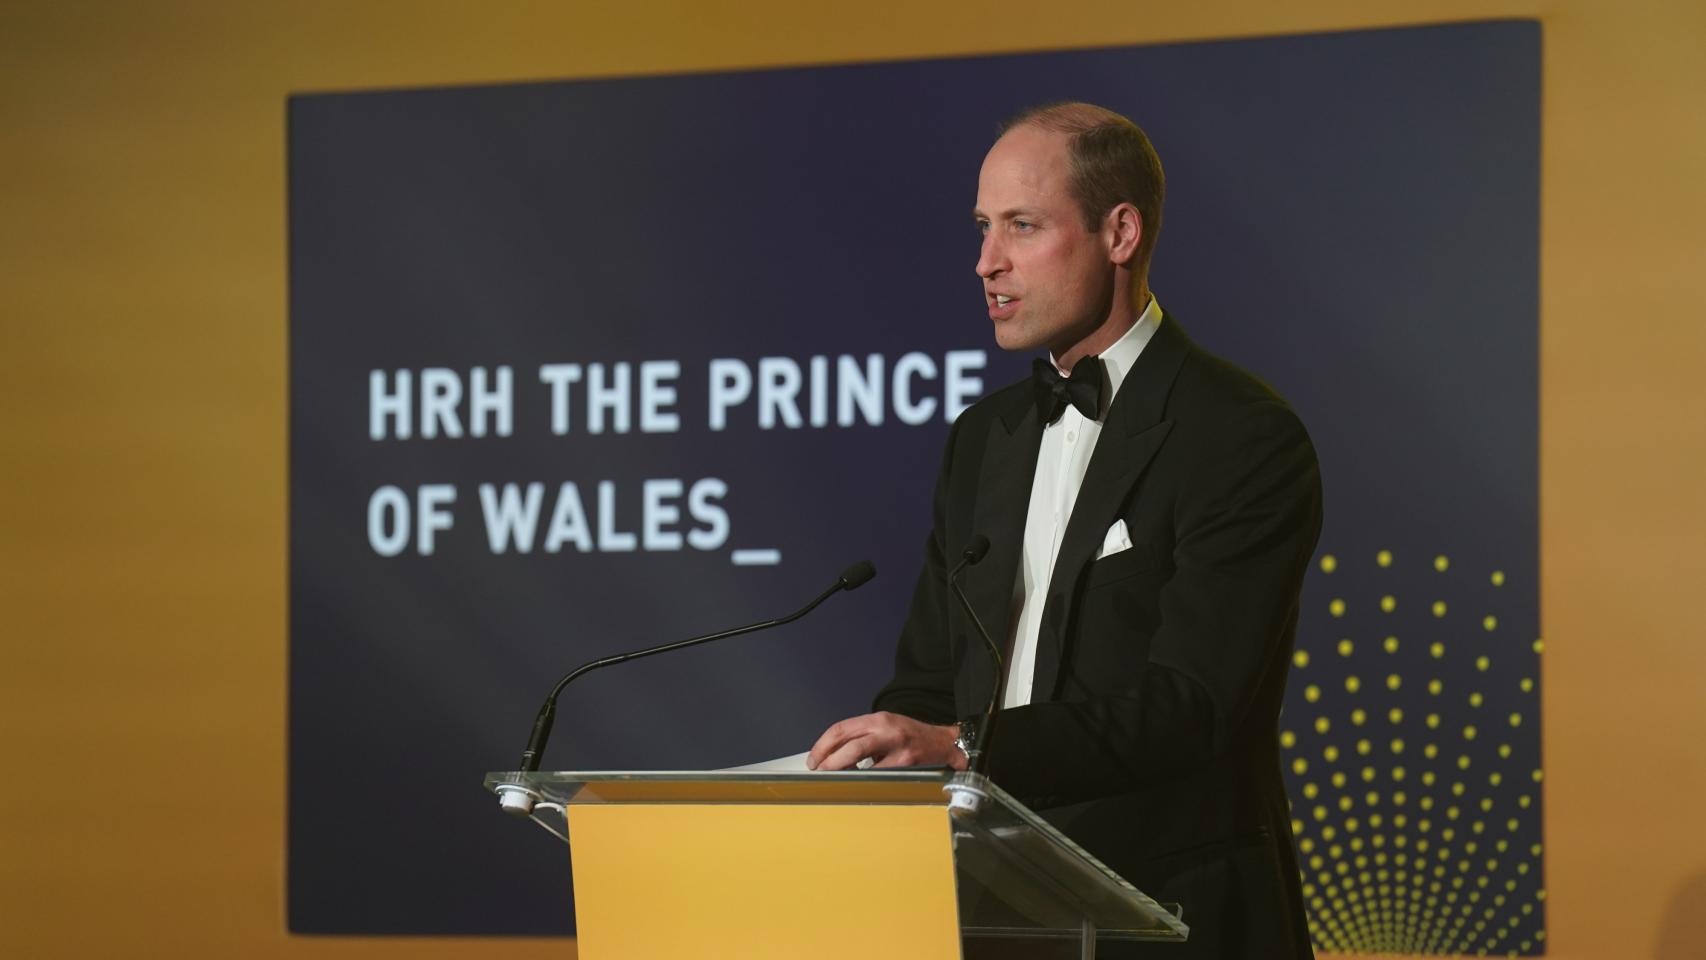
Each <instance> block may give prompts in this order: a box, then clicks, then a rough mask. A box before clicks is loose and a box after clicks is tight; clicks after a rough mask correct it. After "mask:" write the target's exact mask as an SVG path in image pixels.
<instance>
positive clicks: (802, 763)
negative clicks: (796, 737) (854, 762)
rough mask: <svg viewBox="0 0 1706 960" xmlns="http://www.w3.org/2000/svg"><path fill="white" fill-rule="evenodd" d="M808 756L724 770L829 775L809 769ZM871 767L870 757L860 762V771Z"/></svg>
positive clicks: (764, 761)
mask: <svg viewBox="0 0 1706 960" xmlns="http://www.w3.org/2000/svg"><path fill="white" fill-rule="evenodd" d="M807 755H808V754H806V753H796V754H792V755H791V756H786V757H777V758H776V759H774V760H762V761H760V762H758V763H749V764H746V765H745V766H740V767H724V768H723V769H725V770H731V771H732V770H745V771H750V772H755V773H828V772H829V771H827V770H824V771H815V770H812V769H810V768H809V767H807V766H806V757H807ZM870 766H871V758H870V757H866V758H865V759H863V760H860V761H859V769H860V770H865V769H868V768H869V767H870Z"/></svg>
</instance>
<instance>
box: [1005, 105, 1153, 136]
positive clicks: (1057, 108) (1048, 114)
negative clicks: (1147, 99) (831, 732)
mask: <svg viewBox="0 0 1706 960" xmlns="http://www.w3.org/2000/svg"><path fill="white" fill-rule="evenodd" d="M1127 125H1133V126H1135V124H1132V122H1131V120H1130V118H1128V117H1126V116H1125V115H1123V114H1119V113H1115V112H1114V111H1112V110H1109V109H1108V108H1107V107H1099V106H1097V105H1095V104H1093V103H1084V102H1082V101H1077V100H1071V101H1064V102H1061V103H1046V104H1043V105H1042V106H1040V107H1032V108H1030V109H1029V110H1024V111H1022V112H1020V113H1017V114H1015V115H1013V116H1012V117H1010V118H1008V119H1007V121H1006V122H1005V123H1003V124H1001V135H1002V136H1006V135H1007V134H1008V133H1011V132H1012V131H1014V130H1016V129H1018V128H1019V127H1037V128H1039V129H1043V130H1048V131H1052V132H1054V133H1064V134H1067V135H1068V136H1078V135H1079V134H1083V133H1088V132H1089V131H1091V130H1094V129H1096V128H1098V127H1107V126H1127Z"/></svg>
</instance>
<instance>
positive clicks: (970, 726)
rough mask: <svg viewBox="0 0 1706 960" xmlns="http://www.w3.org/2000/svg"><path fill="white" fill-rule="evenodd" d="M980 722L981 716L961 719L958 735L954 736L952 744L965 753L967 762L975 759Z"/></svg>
mask: <svg viewBox="0 0 1706 960" xmlns="http://www.w3.org/2000/svg"><path fill="white" fill-rule="evenodd" d="M982 723H983V718H982V717H967V718H965V719H964V720H961V721H960V733H959V736H957V737H955V738H954V746H956V747H959V748H960V752H961V753H963V754H965V755H966V763H968V764H970V763H972V762H973V761H975V760H976V759H977V750H978V747H977V740H978V734H979V733H980V732H981V731H980V730H979V727H980V726H981V725H982Z"/></svg>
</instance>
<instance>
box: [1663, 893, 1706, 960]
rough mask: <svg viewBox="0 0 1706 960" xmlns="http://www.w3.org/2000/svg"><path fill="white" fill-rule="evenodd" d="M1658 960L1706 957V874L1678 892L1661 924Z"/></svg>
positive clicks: (1667, 908)
mask: <svg viewBox="0 0 1706 960" xmlns="http://www.w3.org/2000/svg"><path fill="white" fill-rule="evenodd" d="M1653 957H1654V960H1699V958H1700V957H1706V872H1701V873H1696V874H1695V875H1694V876H1692V877H1690V878H1689V879H1687V880H1686V881H1684V882H1683V884H1682V885H1681V886H1679V887H1677V889H1676V893H1675V895H1673V896H1672V897H1671V898H1670V904H1669V905H1668V906H1666V907H1665V915H1664V919H1663V920H1662V921H1660V922H1659V945H1658V948H1657V949H1656V950H1654V951H1653Z"/></svg>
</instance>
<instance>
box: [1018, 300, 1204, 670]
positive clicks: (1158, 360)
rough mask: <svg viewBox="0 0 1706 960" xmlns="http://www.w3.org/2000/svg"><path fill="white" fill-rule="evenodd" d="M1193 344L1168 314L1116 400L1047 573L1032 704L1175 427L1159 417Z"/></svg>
mask: <svg viewBox="0 0 1706 960" xmlns="http://www.w3.org/2000/svg"><path fill="white" fill-rule="evenodd" d="M1189 349H1190V341H1189V340H1188V339H1186V338H1185V335H1184V331H1182V330H1180V329H1179V326H1178V324H1177V322H1175V321H1174V320H1173V319H1172V318H1171V317H1169V316H1166V315H1165V314H1163V319H1162V321H1161V325H1160V326H1159V327H1157V328H1156V330H1155V334H1154V336H1153V337H1151V338H1150V341H1149V343H1148V344H1147V345H1146V346H1145V347H1144V348H1143V353H1142V354H1141V355H1139V356H1138V358H1137V363H1136V364H1135V365H1134V366H1133V367H1132V369H1131V371H1130V372H1129V373H1128V374H1126V379H1125V382H1124V383H1123V384H1122V385H1121V386H1120V392H1119V393H1118V394H1117V395H1116V396H1115V397H1114V405H1113V407H1112V408H1111V409H1110V410H1109V411H1108V418H1107V422H1106V423H1105V424H1104V426H1103V428H1102V435H1101V437H1100V438H1099V439H1098V440H1097V441H1096V452H1095V453H1094V454H1092V455H1091V457H1090V466H1089V467H1088V468H1087V469H1086V470H1085V473H1084V483H1083V485H1082V486H1081V487H1079V488H1078V499H1077V501H1076V502H1075V503H1074V504H1073V507H1072V516H1071V518H1070V519H1068V520H1067V522H1066V533H1065V535H1064V536H1063V537H1062V538H1061V541H1060V553H1059V555H1058V556H1057V557H1056V558H1055V563H1054V570H1053V572H1052V573H1051V575H1050V577H1049V591H1048V606H1047V607H1046V608H1044V611H1043V622H1042V629H1041V630H1040V631H1039V634H1038V638H1037V666H1036V673H1035V674H1034V675H1033V679H1032V681H1031V697H1032V700H1033V701H1041V700H1052V699H1054V694H1055V684H1056V682H1057V681H1058V680H1059V675H1060V663H1061V658H1062V656H1063V655H1064V653H1065V649H1066V638H1067V637H1070V636H1072V629H1073V626H1072V622H1071V620H1072V612H1073V610H1072V608H1073V603H1072V599H1073V597H1075V596H1076V595H1077V590H1078V581H1079V579H1080V578H1081V577H1082V576H1083V575H1084V573H1085V571H1086V570H1087V569H1088V568H1089V566H1090V561H1091V560H1092V559H1093V558H1094V557H1095V555H1096V550H1097V549H1098V548H1099V547H1101V545H1102V539H1103V537H1104V536H1106V534H1107V532H1108V527H1110V526H1112V525H1113V522H1114V521H1115V520H1116V519H1118V517H1119V512H1120V506H1121V504H1123V503H1124V502H1125V500H1126V497H1127V496H1128V495H1129V494H1130V492H1131V488H1132V486H1133V485H1134V484H1136V483H1137V478H1138V477H1140V476H1142V475H1143V471H1144V469H1145V468H1146V467H1148V466H1149V461H1150V460H1151V459H1153V458H1154V456H1155V454H1156V452H1157V451H1158V450H1160V449H1161V444H1162V442H1163V441H1165V440H1166V439H1167V434H1168V432H1169V431H1170V430H1171V429H1172V427H1173V421H1171V420H1164V419H1162V415H1163V414H1164V413H1165V412H1166V408H1167V395H1168V393H1170V392H1171V391H1172V389H1173V380H1174V378H1175V377H1177V376H1178V374H1179V367H1180V366H1181V365H1183V363H1184V360H1185V354H1186V352H1187V351H1188V350H1189Z"/></svg>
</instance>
